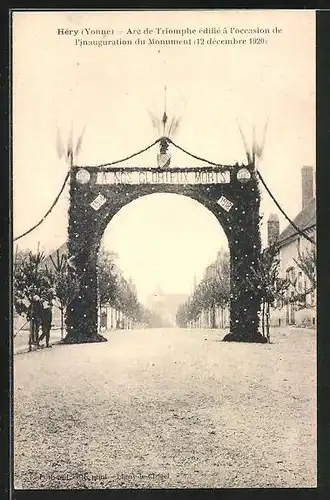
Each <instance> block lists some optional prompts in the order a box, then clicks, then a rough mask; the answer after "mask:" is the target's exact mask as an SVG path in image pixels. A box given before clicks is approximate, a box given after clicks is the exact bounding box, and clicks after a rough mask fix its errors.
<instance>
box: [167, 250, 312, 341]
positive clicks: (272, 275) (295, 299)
mask: <svg viewBox="0 0 330 500" xmlns="http://www.w3.org/2000/svg"><path fill="white" fill-rule="evenodd" d="M294 262H295V264H296V265H297V267H298V269H299V270H301V271H302V273H303V274H304V276H305V277H306V278H307V282H308V285H307V286H304V287H302V284H301V282H299V279H298V276H292V275H291V274H290V273H287V275H286V276H285V277H280V260H279V254H278V248H277V246H276V244H275V245H273V246H270V247H268V248H265V249H264V250H263V251H262V252H261V254H260V256H259V259H258V260H257V261H256V262H254V265H253V266H251V268H250V271H251V276H252V279H251V278H249V276H248V275H247V277H246V278H245V281H244V282H242V284H241V286H242V287H245V289H246V290H249V291H251V293H253V294H254V295H256V296H259V297H260V302H261V310H260V320H261V331H262V335H263V336H264V337H266V338H267V340H268V342H269V341H270V309H271V307H272V308H278V309H281V308H282V307H284V306H285V305H286V304H289V303H294V304H295V305H296V307H297V308H298V309H303V308H308V307H310V305H309V304H308V302H307V297H308V295H309V294H311V293H312V292H314V290H315V289H316V286H317V271H316V249H315V247H314V246H313V247H311V248H310V249H306V250H305V251H304V252H300V251H299V252H298V258H297V259H294ZM305 282H306V281H305ZM288 292H290V293H288ZM231 298H232V296H231V291H230V258H229V253H228V252H223V251H220V252H218V255H217V258H216V260H215V261H214V262H213V263H212V264H211V265H210V266H208V267H207V268H206V270H205V273H204V276H203V278H202V280H201V281H200V283H199V284H198V285H197V287H196V289H195V290H194V292H193V294H192V295H191V296H190V297H189V298H188V300H187V301H186V302H185V303H184V304H182V305H181V306H180V307H179V308H178V311H177V315H176V321H177V324H178V326H180V327H182V328H187V327H188V326H189V324H190V322H191V321H196V320H197V319H198V318H199V316H200V315H201V313H202V312H203V311H207V310H209V311H211V318H212V321H211V323H212V324H211V327H212V328H216V324H215V310H216V307H218V308H220V309H221V308H226V307H229V303H230V299H231Z"/></svg>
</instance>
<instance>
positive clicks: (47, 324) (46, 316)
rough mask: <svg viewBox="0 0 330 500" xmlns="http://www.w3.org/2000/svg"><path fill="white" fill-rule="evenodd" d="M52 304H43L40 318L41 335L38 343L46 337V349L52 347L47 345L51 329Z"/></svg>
mask: <svg viewBox="0 0 330 500" xmlns="http://www.w3.org/2000/svg"><path fill="white" fill-rule="evenodd" d="M52 317H53V314H52V304H51V303H50V302H44V303H43V309H42V316H41V328H42V335H41V337H40V339H39V341H41V340H43V339H44V338H45V337H46V347H52V346H51V345H49V337H50V330H51V327H52Z"/></svg>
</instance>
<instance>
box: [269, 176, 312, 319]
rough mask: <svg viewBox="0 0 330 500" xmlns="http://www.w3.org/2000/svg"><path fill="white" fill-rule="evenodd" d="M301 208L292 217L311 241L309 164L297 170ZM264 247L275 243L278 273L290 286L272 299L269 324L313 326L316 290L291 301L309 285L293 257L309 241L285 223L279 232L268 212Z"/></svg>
mask: <svg viewBox="0 0 330 500" xmlns="http://www.w3.org/2000/svg"><path fill="white" fill-rule="evenodd" d="M301 183H302V191H301V198H302V204H301V211H300V212H299V213H298V214H297V216H296V217H295V218H294V219H293V222H294V224H295V225H296V226H297V227H298V228H299V229H300V230H301V231H302V232H304V233H305V234H306V235H308V236H309V237H310V238H311V239H312V240H313V241H315V242H316V200H315V194H314V185H315V182H314V170H313V167H310V166H304V167H302V169H301ZM267 230H268V246H270V245H272V244H274V243H275V242H276V243H277V247H278V252H279V253H278V257H279V261H280V264H279V275H280V277H281V278H287V280H288V281H289V282H290V285H289V286H288V288H287V289H286V290H285V298H284V301H283V302H284V303H281V301H280V300H278V301H276V304H275V308H274V309H272V312H271V324H272V325H273V326H286V325H295V326H299V327H315V325H316V290H313V291H312V292H311V293H307V295H305V298H304V301H303V303H301V301H298V300H295V297H299V294H302V295H304V294H305V293H306V291H308V290H309V289H310V288H311V286H310V285H311V283H310V281H309V278H308V277H307V276H306V274H305V273H304V272H303V271H302V270H301V269H300V268H299V266H298V265H297V263H296V260H298V259H299V255H301V254H305V253H306V251H307V252H308V251H310V250H312V248H313V246H314V245H313V243H311V242H310V241H309V240H308V239H306V238H305V237H304V236H303V235H301V234H299V232H298V231H297V230H296V229H295V228H294V227H293V226H292V225H291V224H289V225H288V226H287V227H286V228H285V229H284V230H283V231H282V232H280V225H279V219H278V216H277V215H276V214H271V215H270V217H269V219H268V222H267Z"/></svg>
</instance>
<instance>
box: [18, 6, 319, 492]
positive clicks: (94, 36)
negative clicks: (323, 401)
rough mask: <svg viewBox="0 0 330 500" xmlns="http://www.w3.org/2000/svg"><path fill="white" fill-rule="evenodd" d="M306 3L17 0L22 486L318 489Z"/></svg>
mask: <svg viewBox="0 0 330 500" xmlns="http://www.w3.org/2000/svg"><path fill="white" fill-rule="evenodd" d="M315 17H316V13H315V11H312V10H185V11H180V10H159V11H157V10H122V11H120V10H103V11H102V10H85V11H84V10H53V11H51V10H50V11H42V10H25V11H24V10H13V11H12V12H11V33H12V49H11V50H12V140H13V143H12V160H13V161H12V176H13V245H12V248H13V252H12V253H13V254H12V303H13V322H12V323H13V328H12V332H11V334H12V341H11V343H12V363H13V383H12V394H13V423H12V442H13V446H12V449H13V478H14V479H13V481H14V489H15V490H75V489H89V490H99V489H104V490H112V489H144V488H147V489H168V488H171V489H190V488H197V489H214V488H216V489H224V488H226V489H228V488H233V489H234V488H316V487H317V374H316V367H317V349H316V347H317V330H316V326H317V312H316V310H317V304H316V302H317V297H316V295H317V265H316V254H317V251H316V243H317V242H316V196H315V174H316V152H315V148H316V146H315V143H316V134H315V126H316V124H315V122H316V119H315V109H316V102H315V101H316V99H315V75H316V61H315V49H316V41H315V24H316V23H315Z"/></svg>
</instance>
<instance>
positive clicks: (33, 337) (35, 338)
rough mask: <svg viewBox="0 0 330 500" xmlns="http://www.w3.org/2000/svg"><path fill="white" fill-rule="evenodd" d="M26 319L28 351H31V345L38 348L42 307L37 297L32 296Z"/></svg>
mask: <svg viewBox="0 0 330 500" xmlns="http://www.w3.org/2000/svg"><path fill="white" fill-rule="evenodd" d="M26 317H27V320H28V321H30V337H29V350H30V351H31V344H35V345H37V346H38V347H39V329H40V325H41V317H42V305H41V302H40V297H39V295H34V296H33V297H32V301H31V304H30V306H29V308H28V311H27V315H26Z"/></svg>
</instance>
